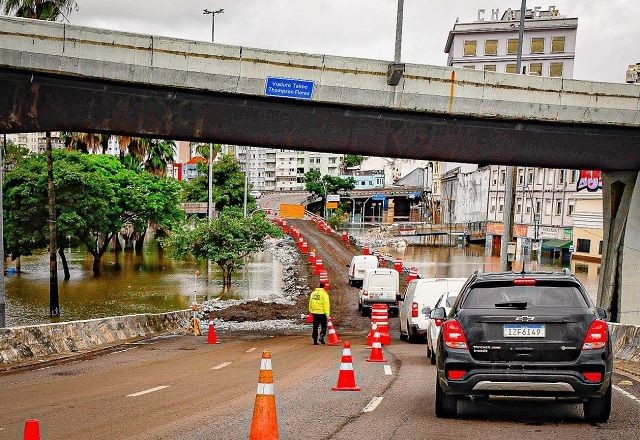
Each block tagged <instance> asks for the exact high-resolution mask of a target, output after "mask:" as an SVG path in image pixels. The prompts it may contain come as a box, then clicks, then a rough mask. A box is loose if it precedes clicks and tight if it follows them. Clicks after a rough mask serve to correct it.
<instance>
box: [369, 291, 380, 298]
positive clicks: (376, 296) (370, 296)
mask: <svg viewBox="0 0 640 440" xmlns="http://www.w3.org/2000/svg"><path fill="white" fill-rule="evenodd" d="M369 298H372V299H378V298H382V293H375V292H372V293H370V294H369Z"/></svg>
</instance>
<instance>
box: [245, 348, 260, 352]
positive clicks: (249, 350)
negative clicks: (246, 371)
mask: <svg viewBox="0 0 640 440" xmlns="http://www.w3.org/2000/svg"><path fill="white" fill-rule="evenodd" d="M256 348H258V347H251V348H250V349H248V350H247V351H245V353H251V352H252V351H254V350H255V349H256Z"/></svg>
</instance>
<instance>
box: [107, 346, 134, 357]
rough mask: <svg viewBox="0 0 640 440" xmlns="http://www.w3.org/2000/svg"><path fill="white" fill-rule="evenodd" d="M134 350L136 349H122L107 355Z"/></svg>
mask: <svg viewBox="0 0 640 440" xmlns="http://www.w3.org/2000/svg"><path fill="white" fill-rule="evenodd" d="M136 348H138V347H129V348H123V349H122V350H116V351H112V352H111V353H109V355H112V354H116V353H124V352H125V351H129V350H135V349H136Z"/></svg>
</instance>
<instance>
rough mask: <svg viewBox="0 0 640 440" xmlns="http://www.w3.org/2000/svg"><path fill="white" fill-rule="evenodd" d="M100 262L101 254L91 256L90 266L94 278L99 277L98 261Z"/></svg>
mask: <svg viewBox="0 0 640 440" xmlns="http://www.w3.org/2000/svg"><path fill="white" fill-rule="evenodd" d="M101 260H102V254H99V253H95V254H94V255H93V265H92V266H91V268H92V269H93V275H94V276H98V275H100V261H101Z"/></svg>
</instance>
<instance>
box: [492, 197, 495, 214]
mask: <svg viewBox="0 0 640 440" xmlns="http://www.w3.org/2000/svg"><path fill="white" fill-rule="evenodd" d="M491 212H496V198H495V197H491Z"/></svg>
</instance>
